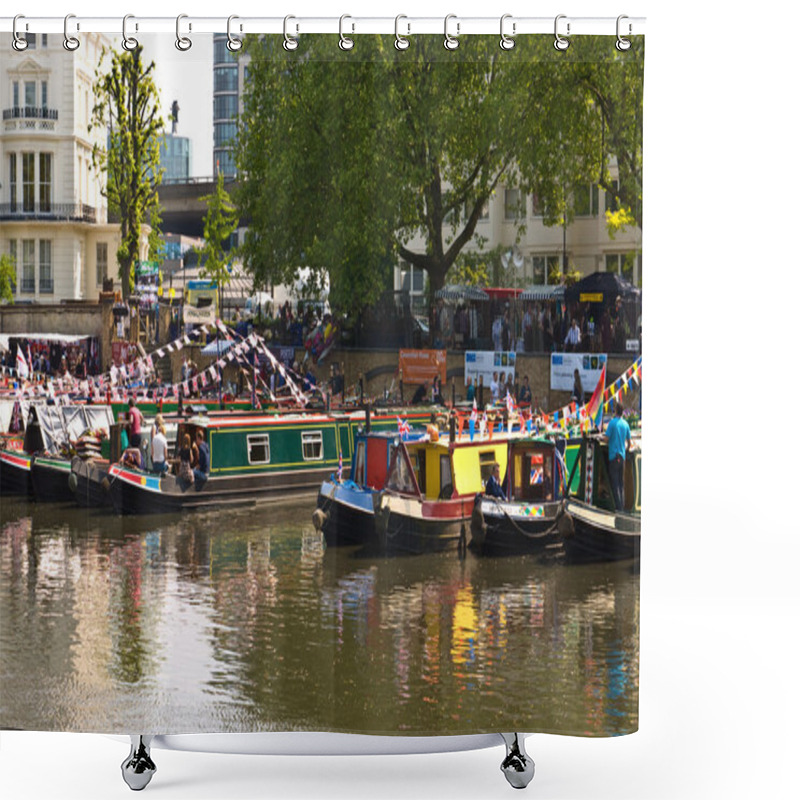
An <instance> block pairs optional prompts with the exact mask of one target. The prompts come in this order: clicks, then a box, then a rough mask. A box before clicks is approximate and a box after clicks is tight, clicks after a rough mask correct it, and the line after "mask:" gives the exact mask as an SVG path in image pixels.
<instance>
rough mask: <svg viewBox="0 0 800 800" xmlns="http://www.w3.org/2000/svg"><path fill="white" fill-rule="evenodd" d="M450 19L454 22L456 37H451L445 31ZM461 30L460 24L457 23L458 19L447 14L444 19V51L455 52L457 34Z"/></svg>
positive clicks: (453, 15)
mask: <svg viewBox="0 0 800 800" xmlns="http://www.w3.org/2000/svg"><path fill="white" fill-rule="evenodd" d="M451 19H455V20H456V35H455V36H451V35H450V33H449V32H448V30H447V27H448V23H449V22H450V20H451ZM460 30H461V23H460V22H458V19H457V17H456V15H455V14H448V15H447V16H446V17H445V18H444V48H445V50H456V49H457V48H458V34H459V31H460Z"/></svg>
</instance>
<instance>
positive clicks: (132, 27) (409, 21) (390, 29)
mask: <svg viewBox="0 0 800 800" xmlns="http://www.w3.org/2000/svg"><path fill="white" fill-rule="evenodd" d="M6 8H8V5H6ZM180 16H181V28H182V30H183V31H184V32H186V33H191V34H198V33H224V32H225V31H226V30H230V31H231V32H232V33H233V34H235V35H236V36H242V35H244V34H247V33H274V34H286V33H288V34H290V35H292V36H298V35H301V34H304V33H317V34H319V33H329V34H340V35H341V34H342V33H346V34H347V35H348V36H350V35H353V34H355V35H358V34H366V33H373V34H374V33H380V34H398V33H399V34H402V35H403V36H414V35H415V34H442V33H447V32H448V31H449V33H450V34H451V35H453V36H462V35H463V36H466V35H469V34H488V33H497V32H498V31H499V30H500V29H501V28H502V29H504V30H505V31H506V32H507V33H508V34H509V35H514V36H519V35H521V34H534V33H549V34H551V35H552V34H553V32H554V29H556V30H557V31H560V32H561V34H563V35H564V36H580V35H588V34H595V35H603V34H605V35H608V36H617V35H619V24H620V20H622V21H623V22H624V28H623V30H622V35H624V36H626V37H627V36H641V35H643V34H644V30H645V17H627V16H622V17H620V18H617V17H570V16H569V15H566V14H559V15H558V17H556V18H554V17H552V16H551V17H515V16H513V15H509V14H504V15H503V16H502V18H501V17H500V16H499V15H498V16H496V17H459V16H458V15H456V14H450V15H448V16H447V18H443V17H409V16H405V15H400V16H398V17H351V16H349V15H344V16H342V17H301V16H298V17H294V16H287V17H244V16H243V17H237V16H233V17H193V16H191V15H188V14H181V15H180ZM122 19H123V18H122V16H116V17H83V16H79V15H70V20H69V27H70V33H74V34H77V35H80V34H81V33H106V34H119V33H121V31H122V24H123V23H122ZM14 22H15V17H5V16H4V17H0V32H2V33H11V32H12V31H14V30H16V31H17V32H18V33H19V34H25V33H48V34H49V33H63V31H64V17H37V16H30V17H29V16H25V15H22V14H20V15H17V17H16V28H15V25H14ZM175 23H176V20H175V17H137V16H135V15H131V16H129V18H128V21H127V30H128V32H129V33H131V34H133V33H164V32H174V31H175ZM229 26H230V27H229Z"/></svg>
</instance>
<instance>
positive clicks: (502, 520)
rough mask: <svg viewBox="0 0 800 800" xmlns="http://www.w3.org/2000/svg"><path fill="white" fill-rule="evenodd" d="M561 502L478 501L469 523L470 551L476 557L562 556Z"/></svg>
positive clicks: (491, 499) (484, 499)
mask: <svg viewBox="0 0 800 800" xmlns="http://www.w3.org/2000/svg"><path fill="white" fill-rule="evenodd" d="M560 508H561V502H560V501H559V502H552V501H549V502H542V503H517V502H507V501H503V500H495V499H494V498H486V497H482V498H480V499H478V500H476V502H475V507H474V509H473V512H472V517H471V519H470V542H469V546H470V549H471V550H473V551H474V552H476V553H478V554H479V555H485V556H506V555H521V554H526V553H534V554H538V555H544V554H548V555H552V556H558V555H560V554H561V553H562V552H563V546H562V533H561V531H562V528H563V525H562V524H561V517H562V516H563V515H560V514H559V510H560Z"/></svg>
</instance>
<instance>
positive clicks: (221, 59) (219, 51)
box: [214, 36, 236, 64]
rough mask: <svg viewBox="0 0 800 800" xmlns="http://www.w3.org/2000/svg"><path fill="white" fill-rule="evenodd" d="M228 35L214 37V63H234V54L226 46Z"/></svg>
mask: <svg viewBox="0 0 800 800" xmlns="http://www.w3.org/2000/svg"><path fill="white" fill-rule="evenodd" d="M227 42H228V37H227V36H224V37H222V38H220V39H218V38H216V37H215V38H214V63H215V64H235V63H236V56H235V55H234V54H233V53H232V52H231V51H230V50H228V48H227Z"/></svg>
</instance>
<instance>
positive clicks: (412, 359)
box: [400, 350, 447, 384]
mask: <svg viewBox="0 0 800 800" xmlns="http://www.w3.org/2000/svg"><path fill="white" fill-rule="evenodd" d="M400 369H401V370H402V373H403V383H405V384H412V383H430V382H431V381H432V380H433V377H434V375H438V376H439V377H440V378H441V380H442V383H444V382H446V381H447V351H446V350H401V351H400Z"/></svg>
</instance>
